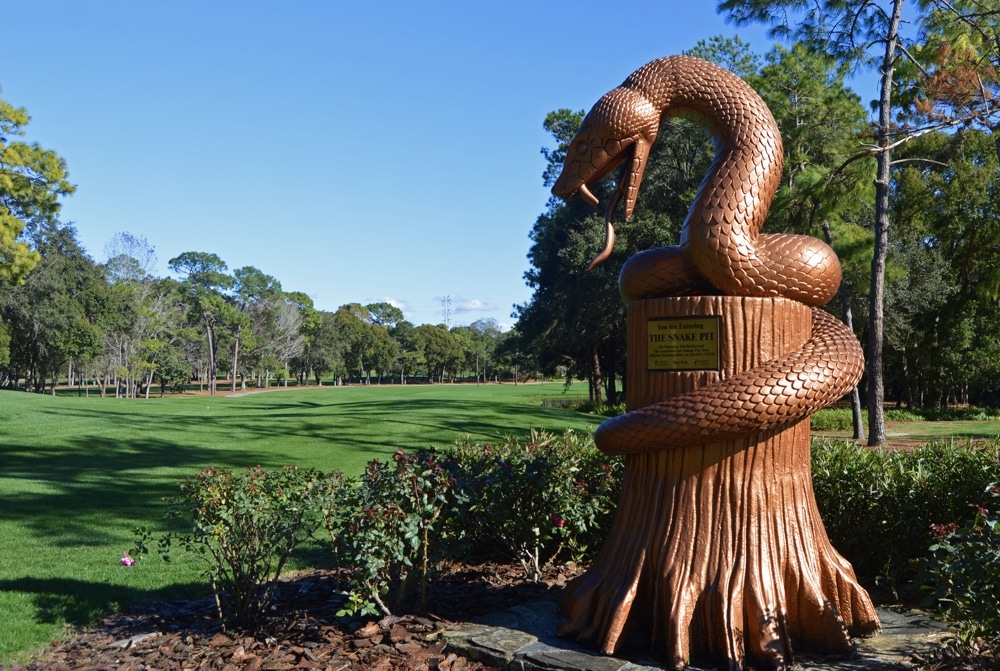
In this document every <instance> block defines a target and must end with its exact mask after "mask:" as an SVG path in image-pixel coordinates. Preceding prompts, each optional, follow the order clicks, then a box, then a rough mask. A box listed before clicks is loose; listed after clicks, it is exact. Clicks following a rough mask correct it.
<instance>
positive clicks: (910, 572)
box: [812, 439, 1000, 590]
mask: <svg viewBox="0 0 1000 671" xmlns="http://www.w3.org/2000/svg"><path fill="white" fill-rule="evenodd" d="M812 470H813V489H814V491H815V494H816V502H817V504H818V506H819V510H820V513H821V514H822V516H823V523H824V526H825V527H826V530H827V533H828V534H829V536H830V540H831V542H832V543H833V545H834V547H836V548H837V549H838V550H839V551H840V552H841V554H843V555H844V557H846V558H847V559H848V560H849V561H850V562H851V563H852V564H853V565H854V568H855V570H856V571H857V572H858V574H859V575H862V576H864V577H866V578H869V579H876V580H878V581H880V582H883V583H885V584H886V585H887V586H888V587H890V588H892V589H894V590H900V589H903V588H904V587H905V586H906V585H907V584H908V583H909V582H910V581H911V580H912V579H913V578H914V576H915V574H916V566H915V564H914V562H915V560H917V559H919V558H921V557H924V556H925V555H926V553H927V548H928V547H929V546H930V545H931V543H932V542H933V536H932V532H931V525H932V524H947V523H958V522H960V521H961V519H962V517H963V515H964V514H965V513H966V511H967V507H966V506H967V503H968V501H973V500H978V499H979V497H980V496H981V493H982V492H983V491H984V489H985V488H986V487H987V485H989V484H990V483H992V482H997V481H1000V439H997V440H992V441H986V442H979V443H971V442H964V443H953V442H938V443H931V444H929V445H926V446H923V447H919V448H917V449H915V450H913V451H911V452H902V451H899V452H889V451H884V450H872V449H868V448H864V447H859V446H857V445H854V444H853V443H846V442H843V441H820V440H817V441H814V443H813V451H812Z"/></svg>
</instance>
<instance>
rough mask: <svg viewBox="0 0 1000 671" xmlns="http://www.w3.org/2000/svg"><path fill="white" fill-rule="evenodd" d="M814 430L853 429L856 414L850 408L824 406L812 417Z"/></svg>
mask: <svg viewBox="0 0 1000 671" xmlns="http://www.w3.org/2000/svg"><path fill="white" fill-rule="evenodd" d="M810 421H811V424H810V426H811V427H812V430H813V431H852V430H853V429H854V416H853V415H852V413H851V409H850V408H823V409H822V410H820V411H819V412H817V413H815V414H814V415H812V417H810Z"/></svg>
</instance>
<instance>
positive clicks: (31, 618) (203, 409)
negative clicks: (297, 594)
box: [0, 383, 600, 662]
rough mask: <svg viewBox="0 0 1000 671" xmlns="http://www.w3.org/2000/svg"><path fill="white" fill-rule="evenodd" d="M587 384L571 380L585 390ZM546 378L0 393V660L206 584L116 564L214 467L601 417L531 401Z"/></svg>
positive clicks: (172, 569)
mask: <svg viewBox="0 0 1000 671" xmlns="http://www.w3.org/2000/svg"><path fill="white" fill-rule="evenodd" d="M585 390H586V387H585V386H584V385H576V386H574V387H573V388H571V390H570V392H568V393H569V394H570V395H573V396H576V397H581V396H583V395H584V394H585ZM565 397H566V395H564V393H563V387H562V385H561V384H558V383H550V384H545V385H517V386H514V385H480V386H476V385H450V384H441V385H422V386H416V385H413V386H406V387H401V386H388V385H386V386H371V387H360V386H355V387H326V388H321V389H318V388H313V389H305V390H289V391H285V390H281V391H275V392H268V393H257V394H248V395H244V396H240V397H233V398H230V397H226V396H225V395H223V394H220V395H218V396H215V397H208V396H181V397H177V396H174V397H167V398H164V399H150V400H149V401H142V400H139V401H136V400H122V399H111V398H106V399H101V398H99V397H94V396H91V397H90V398H86V397H83V398H77V397H72V396H68V397H67V396H59V397H51V396H39V395H35V394H25V393H16V392H0V662H5V661H10V660H12V659H18V658H22V657H23V656H24V655H26V654H28V653H29V652H30V651H32V650H35V649H38V648H40V647H42V646H44V645H45V644H46V643H47V642H48V641H49V640H51V639H53V638H57V637H59V636H61V635H63V634H64V633H65V629H66V628H67V627H83V626H86V625H88V624H90V623H91V622H93V621H94V619H95V618H97V617H99V616H100V615H101V614H103V613H105V612H107V611H108V610H109V609H114V608H119V607H122V606H124V605H126V604H129V603H134V602H139V601H146V600H151V599H158V598H169V597H177V596H184V595H190V594H193V593H202V592H204V591H205V590H206V586H205V582H204V579H203V578H202V577H201V575H200V571H201V567H200V566H199V565H198V564H197V563H196V562H194V561H193V560H192V559H191V558H184V557H182V558H180V560H179V561H175V562H171V563H163V562H161V561H159V560H158V559H155V558H154V559H147V560H146V561H143V562H140V563H139V564H138V565H137V566H135V567H133V568H131V569H127V568H124V567H122V566H120V565H119V563H118V559H119V558H120V557H121V554H122V552H123V551H124V550H127V549H128V548H129V547H130V546H131V544H132V534H131V530H132V529H134V528H135V527H136V526H139V525H146V526H149V527H151V528H154V529H163V520H162V515H163V512H164V511H165V509H166V506H165V504H164V503H163V497H165V496H173V495H175V494H176V493H177V491H178V489H177V486H178V484H179V483H180V481H181V480H183V479H184V478H185V477H186V476H188V475H191V474H193V473H195V472H196V471H198V470H200V469H202V468H205V467H208V466H216V467H223V468H231V469H242V468H245V467H248V466H254V465H261V466H264V467H266V468H278V467H280V466H283V465H285V464H296V465H298V466H300V467H307V468H309V467H311V468H318V469H320V470H323V471H331V470H339V471H343V472H345V473H347V474H351V475H353V474H358V473H360V472H361V471H362V470H363V468H364V466H365V464H366V463H367V462H368V461H370V460H372V459H380V460H385V459H388V458H390V457H391V455H392V453H393V452H395V451H396V449H398V448H403V449H405V450H414V449H417V448H422V447H431V446H435V447H439V448H445V447H448V446H451V445H453V444H454V443H455V442H456V441H457V440H460V439H462V438H463V437H466V436H468V437H470V438H472V439H473V440H476V441H480V442H489V441H492V440H496V439H497V438H498V437H501V436H505V435H517V436H523V435H526V434H527V432H528V431H529V430H530V429H532V428H535V429H545V430H551V431H555V432H562V431H563V430H565V429H568V428H571V429H576V430H581V431H589V430H592V429H593V428H594V427H595V426H596V425H597V424H598V423H599V421H600V418H597V417H592V416H588V415H584V414H581V413H575V412H570V411H567V410H563V409H559V408H547V407H543V406H542V403H541V400H542V399H543V398H565Z"/></svg>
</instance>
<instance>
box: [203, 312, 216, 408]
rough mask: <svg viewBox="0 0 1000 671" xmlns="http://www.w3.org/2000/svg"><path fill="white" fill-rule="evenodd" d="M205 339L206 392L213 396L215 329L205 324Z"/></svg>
mask: <svg viewBox="0 0 1000 671" xmlns="http://www.w3.org/2000/svg"><path fill="white" fill-rule="evenodd" d="M206 321H207V318H206ZM205 339H206V340H207V341H208V393H209V395H211V396H215V329H213V328H212V327H211V326H210V325H207V324H206V326H205Z"/></svg>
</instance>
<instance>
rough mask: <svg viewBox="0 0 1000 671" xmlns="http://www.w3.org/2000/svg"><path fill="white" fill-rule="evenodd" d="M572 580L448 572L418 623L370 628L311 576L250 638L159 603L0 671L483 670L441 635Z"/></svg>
mask: <svg viewBox="0 0 1000 671" xmlns="http://www.w3.org/2000/svg"><path fill="white" fill-rule="evenodd" d="M576 572H577V568H576V567H574V566H573V565H569V566H565V567H557V568H556V569H554V570H553V571H550V572H549V574H548V575H547V576H546V577H545V579H544V580H543V581H541V582H538V583H533V582H528V581H526V580H525V579H524V578H523V576H522V575H521V574H520V573H519V572H518V570H517V569H516V568H515V567H512V566H505V565H483V566H475V567H464V566H463V567H455V568H452V569H449V570H446V571H443V572H441V573H440V574H439V575H437V576H436V577H435V578H434V580H433V582H432V584H431V586H430V588H429V590H428V607H427V613H426V614H422V615H399V616H396V615H394V616H390V617H386V618H384V619H382V620H381V621H372V620H361V619H356V618H350V617H343V616H338V615H337V611H338V610H340V609H341V608H342V607H343V603H344V595H343V592H342V582H341V580H340V579H339V578H338V576H337V575H335V574H333V573H331V572H327V571H313V572H308V573H305V574H301V575H298V576H294V577H293V578H290V579H288V580H285V581H283V582H282V584H281V585H280V586H279V588H278V591H277V594H276V598H275V607H274V609H273V613H272V614H271V617H270V618H269V620H268V623H267V625H266V626H265V627H264V628H262V630H261V631H260V632H258V633H255V634H246V633H232V632H224V631H223V630H222V629H221V627H220V626H219V623H218V620H217V618H216V617H215V607H214V601H213V599H212V598H211V597H206V598H202V599H195V600H186V601H160V602H155V603H151V604H147V605H146V606H144V607H142V608H141V609H140V608H133V609H131V610H128V611H126V612H123V613H119V614H116V615H113V616H111V617H108V618H106V619H105V620H103V621H102V622H101V623H100V624H99V625H98V626H97V627H95V628H94V629H93V630H91V631H87V632H83V633H80V634H78V635H76V636H74V637H72V638H70V639H68V640H64V641H57V642H53V644H52V645H51V647H50V648H49V649H47V650H46V651H44V652H43V653H41V654H39V655H38V656H36V657H35V658H34V659H32V660H31V661H29V662H26V663H13V664H12V665H10V666H4V665H2V664H0V671H98V670H100V671H104V670H111V669H114V670H116V671H145V670H148V671H160V670H163V671H165V670H168V669H169V670H170V671H176V670H180V669H210V670H216V671H286V670H288V669H325V670H327V671H361V670H362V669H363V670H365V671H490V670H491V669H492V667H489V666H486V665H484V664H483V663H481V662H478V661H475V660H470V659H466V658H464V657H460V656H458V655H456V654H454V653H452V652H449V650H448V648H447V644H446V641H445V640H444V638H443V637H442V631H443V630H444V629H445V628H447V627H448V626H450V625H453V624H455V623H457V622H461V621H465V620H468V619H470V618H472V617H475V616H477V615H483V614H487V613H490V612H497V611H500V610H503V609H505V608H509V607H512V606H514V605H517V604H520V603H525V602H527V601H531V600H535V599H539V598H542V597H543V596H545V595H546V594H548V593H550V590H552V589H557V588H559V587H561V586H562V585H563V584H564V583H565V581H566V579H567V578H569V577H572V575H574V574H575V573H576Z"/></svg>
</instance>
